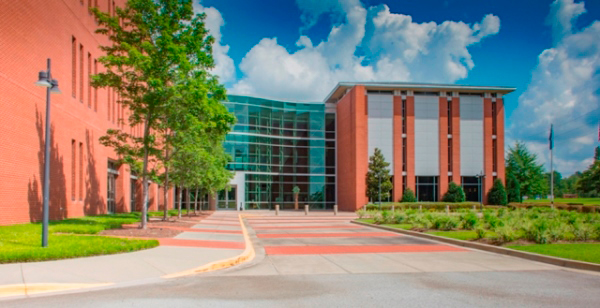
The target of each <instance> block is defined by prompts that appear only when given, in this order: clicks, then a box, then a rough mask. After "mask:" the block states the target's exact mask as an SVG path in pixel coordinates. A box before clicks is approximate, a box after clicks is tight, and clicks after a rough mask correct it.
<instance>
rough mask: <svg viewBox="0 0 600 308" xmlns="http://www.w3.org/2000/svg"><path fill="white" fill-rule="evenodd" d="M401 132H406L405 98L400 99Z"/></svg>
mask: <svg viewBox="0 0 600 308" xmlns="http://www.w3.org/2000/svg"><path fill="white" fill-rule="evenodd" d="M402 133H403V134H406V100H405V99H403V100H402Z"/></svg>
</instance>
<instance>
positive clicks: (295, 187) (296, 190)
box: [292, 186, 300, 194]
mask: <svg viewBox="0 0 600 308" xmlns="http://www.w3.org/2000/svg"><path fill="white" fill-rule="evenodd" d="M292 192H293V193H294V194H299V193H300V187H298V186H294V188H293V189H292Z"/></svg>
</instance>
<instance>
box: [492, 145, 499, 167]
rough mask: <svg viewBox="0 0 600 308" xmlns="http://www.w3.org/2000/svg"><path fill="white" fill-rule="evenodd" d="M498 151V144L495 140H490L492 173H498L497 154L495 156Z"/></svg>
mask: <svg viewBox="0 0 600 308" xmlns="http://www.w3.org/2000/svg"><path fill="white" fill-rule="evenodd" d="M497 149H498V143H497V141H496V139H493V140H492V164H493V168H492V170H493V171H494V172H498V154H497V151H496V150H497Z"/></svg>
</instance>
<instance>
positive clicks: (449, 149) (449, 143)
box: [448, 138, 453, 172]
mask: <svg viewBox="0 0 600 308" xmlns="http://www.w3.org/2000/svg"><path fill="white" fill-rule="evenodd" d="M452 167H453V165H452V138H449V139H448V172H452Z"/></svg>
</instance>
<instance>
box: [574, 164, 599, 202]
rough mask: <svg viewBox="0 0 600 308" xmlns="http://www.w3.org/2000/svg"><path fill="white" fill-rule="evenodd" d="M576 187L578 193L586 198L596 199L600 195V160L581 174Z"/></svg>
mask: <svg viewBox="0 0 600 308" xmlns="http://www.w3.org/2000/svg"><path fill="white" fill-rule="evenodd" d="M576 187H577V192H578V193H580V194H581V195H582V196H585V197H596V196H598V195H599V194H600V160H597V161H595V162H594V163H593V164H591V165H590V167H589V168H588V169H587V170H585V171H584V172H583V173H582V174H581V177H580V178H579V180H578V181H577V184H576Z"/></svg>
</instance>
